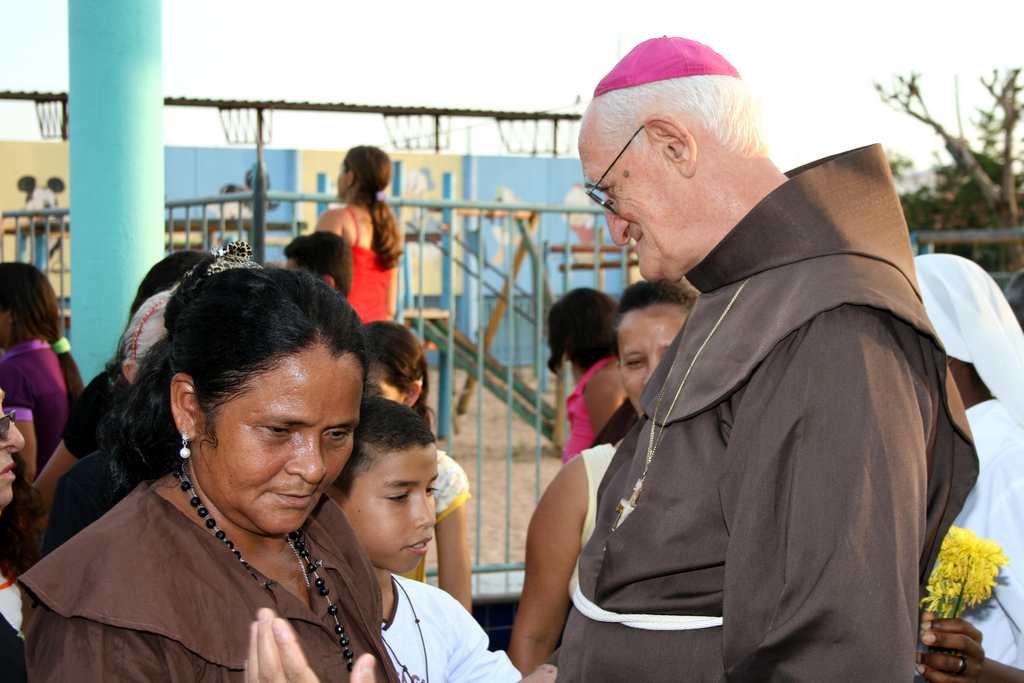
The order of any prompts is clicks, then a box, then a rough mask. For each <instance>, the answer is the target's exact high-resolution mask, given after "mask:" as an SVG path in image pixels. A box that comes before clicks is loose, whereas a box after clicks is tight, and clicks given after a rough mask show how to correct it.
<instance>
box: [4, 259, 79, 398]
mask: <svg viewBox="0 0 1024 683" xmlns="http://www.w3.org/2000/svg"><path fill="white" fill-rule="evenodd" d="M0 310H4V311H11V314H12V316H13V319H12V321H11V343H12V344H20V343H21V342H25V341H29V340H32V339H40V340H42V341H44V342H46V343H47V344H53V343H54V342H56V341H58V340H60V338H61V337H63V336H64V330H62V329H61V326H60V315H59V314H58V312H57V295H56V294H55V293H54V291H53V287H52V286H51V285H50V281H49V280H47V279H46V276H45V275H43V273H42V272H41V271H40V270H39V269H38V268H36V267H35V266H33V265H31V264H28V263H0ZM57 361H58V362H59V363H60V372H61V374H62V375H63V376H64V385H65V386H66V387H67V390H68V405H71V404H72V403H74V402H75V399H76V398H78V395H79V394H81V393H82V389H83V388H84V386H83V385H82V375H81V373H79V372H78V364H77V363H75V359H74V358H73V357H72V356H71V351H70V350H69V351H65V352H64V353H58V354H57Z"/></svg>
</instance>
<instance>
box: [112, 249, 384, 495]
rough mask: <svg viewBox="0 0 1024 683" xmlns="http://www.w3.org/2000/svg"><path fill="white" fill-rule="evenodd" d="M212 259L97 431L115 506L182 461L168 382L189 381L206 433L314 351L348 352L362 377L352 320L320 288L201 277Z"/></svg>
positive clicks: (285, 276)
mask: <svg viewBox="0 0 1024 683" xmlns="http://www.w3.org/2000/svg"><path fill="white" fill-rule="evenodd" d="M214 261H215V259H214V258H213V257H207V260H206V261H204V262H202V263H200V265H199V266H198V267H197V268H196V269H195V270H194V271H193V272H192V273H190V274H189V276H188V277H187V278H186V279H185V281H184V282H183V283H182V284H181V285H180V286H179V287H178V290H177V291H176V292H175V294H174V296H172V297H171V299H170V301H168V302H167V308H166V309H165V312H164V325H165V326H166V328H167V336H166V337H165V338H164V339H163V340H161V341H159V342H157V343H156V344H155V345H154V346H153V347H152V348H151V349H150V351H149V353H147V354H146V356H145V358H144V359H143V361H142V363H141V365H140V367H139V372H138V375H137V376H136V380H135V384H134V385H132V387H131V389H130V390H129V391H128V394H127V396H126V397H125V399H124V400H123V401H122V402H121V403H120V405H117V406H115V407H114V409H113V410H112V411H111V414H110V417H109V418H108V420H106V421H105V422H104V423H103V425H101V429H100V438H101V448H102V449H104V450H106V451H107V452H108V453H109V454H110V461H111V475H112V481H111V486H112V492H111V495H112V498H113V499H114V500H120V499H121V498H123V497H124V496H125V495H127V494H128V493H129V492H130V491H131V490H132V489H133V488H134V487H135V486H137V485H138V484H139V483H140V482H143V481H146V480H148V479H156V478H159V477H162V476H164V475H166V474H168V473H170V472H173V471H174V470H175V469H176V467H177V465H178V462H180V458H179V457H178V450H179V448H180V447H181V435H180V434H179V433H178V431H177V429H176V428H175V424H174V417H173V415H172V413H171V401H170V386H171V379H172V378H173V377H174V375H176V374H177V373H179V372H181V373H185V374H187V375H189V376H190V377H191V378H192V381H193V383H194V386H195V392H196V400H197V402H198V404H199V407H200V408H201V409H202V411H203V412H204V413H205V416H206V424H205V425H204V429H205V431H206V432H207V433H209V434H211V435H214V429H215V426H216V416H217V412H218V409H219V408H220V407H221V406H223V405H224V404H225V403H227V402H228V401H230V400H232V399H234V398H237V397H238V396H240V395H242V394H244V393H245V392H247V391H248V390H249V389H250V388H251V387H252V386H253V384H254V383H255V382H256V381H258V380H259V378H260V376H261V375H263V374H265V373H266V372H268V371H270V370H272V369H273V368H275V367H276V366H277V365H278V364H279V363H280V362H281V361H282V360H283V359H285V358H287V357H289V356H292V355H295V354H297V353H300V352H302V351H304V350H307V349H310V348H312V347H314V346H318V345H323V346H324V347H326V348H327V349H328V350H329V351H330V352H331V353H332V354H334V355H335V356H339V355H341V354H348V353H350V354H352V355H353V356H355V358H356V360H357V361H358V363H359V366H360V367H361V368H362V372H363V378H362V379H363V380H365V378H366V342H365V335H364V333H363V330H362V325H361V324H360V321H359V316H358V315H356V313H355V311H353V310H352V307H351V306H350V305H349V304H348V303H347V302H346V301H345V300H344V299H343V298H342V297H340V296H338V293H337V292H335V291H334V290H333V289H331V288H330V287H328V286H327V284H326V283H324V282H323V281H322V280H318V279H317V278H315V277H313V276H312V275H310V274H308V273H303V272H296V271H289V270H285V269H283V268H260V267H253V268H238V267H236V268H232V269H230V270H224V271H221V272H215V273H212V274H208V271H209V269H210V268H209V265H210V264H212V263H213V262H214ZM214 438H216V437H215V436H214Z"/></svg>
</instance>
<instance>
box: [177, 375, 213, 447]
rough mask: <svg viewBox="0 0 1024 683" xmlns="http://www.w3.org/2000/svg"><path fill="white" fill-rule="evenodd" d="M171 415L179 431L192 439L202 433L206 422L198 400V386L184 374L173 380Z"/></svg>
mask: <svg viewBox="0 0 1024 683" xmlns="http://www.w3.org/2000/svg"><path fill="white" fill-rule="evenodd" d="M171 415H173V416H174V426H175V427H176V428H177V430H178V431H179V432H182V433H184V434H188V435H189V438H190V439H195V438H196V437H197V436H199V435H200V434H201V433H202V431H203V429H204V424H205V420H204V416H203V411H202V409H201V408H200V407H199V400H198V399H197V398H196V385H195V382H193V381H192V377H191V376H190V375H186V374H185V373H184V372H179V373H178V374H177V375H175V376H174V377H172V378H171Z"/></svg>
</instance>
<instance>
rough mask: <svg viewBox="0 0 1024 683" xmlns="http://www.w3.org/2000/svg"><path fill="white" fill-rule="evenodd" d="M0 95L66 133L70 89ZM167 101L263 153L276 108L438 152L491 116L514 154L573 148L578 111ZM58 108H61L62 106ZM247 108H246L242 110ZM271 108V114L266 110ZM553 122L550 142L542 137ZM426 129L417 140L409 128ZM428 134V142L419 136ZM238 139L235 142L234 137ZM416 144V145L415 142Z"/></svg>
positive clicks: (45, 129) (52, 132) (48, 133)
mask: <svg viewBox="0 0 1024 683" xmlns="http://www.w3.org/2000/svg"><path fill="white" fill-rule="evenodd" d="M0 100H29V101H33V102H35V103H36V115H37V117H38V119H39V130H40V132H41V133H42V135H43V138H44V139H55V138H56V137H57V135H58V132H59V135H60V137H61V138H62V139H64V140H67V137H68V110H67V103H68V95H67V93H48V92H15V91H0ZM164 106H166V107H206V108H212V109H218V110H220V116H221V126H222V128H223V129H224V135H225V137H226V138H227V140H228V142H229V143H230V144H253V143H254V142H255V144H256V149H257V155H258V156H260V157H262V152H263V149H262V148H263V145H264V144H266V143H269V142H270V132H271V128H272V126H271V119H272V113H273V111H274V110H275V109H276V110H281V111H321V112H342V113H352V114H380V115H382V116H383V117H384V124H385V127H386V128H387V130H388V134H389V136H390V137H391V143H392V144H393V145H394V146H395V147H396V148H398V149H430V148H432V149H433V150H434V151H435V152H440V151H441V150H442V149H447V148H448V146H449V144H450V142H451V120H452V119H453V118H484V119H492V120H493V121H495V123H496V124H497V125H498V130H499V133H500V136H501V140H502V144H504V146H505V149H506V151H508V152H509V153H510V154H524V153H528V154H534V155H536V154H552V155H553V156H558V155H559V154H560V153H565V154H568V153H571V150H570V149H569V145H568V143H569V141H570V140H571V139H572V134H571V132H572V131H571V127H572V125H573V124H574V123H575V122H577V121H579V120H580V118H581V116H580V114H574V113H560V112H546V111H538V112H518V111H500V110H493V109H455V108H450V107H408V106H393V105H378V104H348V103H345V102H326V103H324V102H286V101H284V100H221V99H198V98H190V97H165V98H164ZM58 109H59V111H58ZM244 111H248V113H242V112H244ZM268 112H269V115H268ZM548 126H550V128H551V140H550V144H548V143H547V141H546V140H545V139H544V138H546V136H547V132H546V131H544V129H545V128H547V127H548ZM416 130H420V131H424V132H423V133H421V134H419V135H418V136H417V138H416V140H412V139H411V138H410V136H409V132H411V131H416ZM424 138H426V140H427V143H425V144H424V143H421V142H418V141H420V140H423V139H424ZM236 140H237V142H236ZM413 145H415V146H413Z"/></svg>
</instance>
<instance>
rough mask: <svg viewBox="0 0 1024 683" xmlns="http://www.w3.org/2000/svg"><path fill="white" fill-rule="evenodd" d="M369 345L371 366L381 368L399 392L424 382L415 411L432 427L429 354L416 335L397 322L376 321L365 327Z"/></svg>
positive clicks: (388, 381)
mask: <svg viewBox="0 0 1024 683" xmlns="http://www.w3.org/2000/svg"><path fill="white" fill-rule="evenodd" d="M363 327H364V328H365V330H366V341H367V344H368V345H369V347H370V348H371V349H373V352H372V354H371V357H370V362H371V365H372V366H378V367H380V369H381V371H382V372H383V373H384V380H385V381H386V382H387V383H388V384H390V385H391V386H393V387H396V388H397V389H398V390H399V391H405V390H406V389H408V388H409V386H410V385H411V384H412V383H413V382H421V384H420V396H419V398H418V399H416V403H414V404H413V405H412V409H413V410H415V411H416V413H417V414H419V416H420V417H422V418H423V421H424V422H426V423H427V426H429V425H430V407H429V406H428V405H427V398H428V397H429V395H430V378H429V376H428V374H427V354H426V353H424V351H423V345H422V344H421V343H420V340H419V339H417V338H416V335H415V334H413V333H412V330H410V329H409V328H408V327H406V326H405V325H403V324H401V323H398V322H395V321H394V320H375V321H374V322H371V323H366V325H364V326H363Z"/></svg>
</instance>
